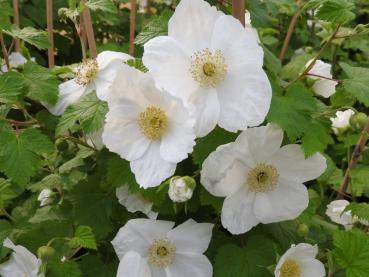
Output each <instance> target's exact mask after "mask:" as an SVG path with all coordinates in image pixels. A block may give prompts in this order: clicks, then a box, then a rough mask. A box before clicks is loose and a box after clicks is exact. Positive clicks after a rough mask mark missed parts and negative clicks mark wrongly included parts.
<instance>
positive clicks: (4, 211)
mask: <svg viewBox="0 0 369 277" xmlns="http://www.w3.org/2000/svg"><path fill="white" fill-rule="evenodd" d="M0 216H5V217H6V218H7V219H9V220H10V221H11V222H13V223H16V222H17V221H16V220H15V218H14V217H12V216H11V215H10V214H8V212H7V211H6V210H5V209H0Z"/></svg>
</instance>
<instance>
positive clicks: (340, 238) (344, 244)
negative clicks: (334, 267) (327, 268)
mask: <svg viewBox="0 0 369 277" xmlns="http://www.w3.org/2000/svg"><path fill="white" fill-rule="evenodd" d="M333 244H334V247H335V248H334V250H333V256H334V259H335V260H336V262H337V264H339V265H340V266H341V267H342V268H343V269H344V270H345V272H346V276H347V277H363V276H369V236H368V235H367V234H365V233H363V232H361V231H358V230H352V231H339V232H336V233H335V234H334V236H333Z"/></svg>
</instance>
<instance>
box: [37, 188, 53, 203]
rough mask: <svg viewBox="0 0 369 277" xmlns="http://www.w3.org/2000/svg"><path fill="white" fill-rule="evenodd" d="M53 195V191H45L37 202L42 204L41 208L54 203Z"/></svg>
mask: <svg viewBox="0 0 369 277" xmlns="http://www.w3.org/2000/svg"><path fill="white" fill-rule="evenodd" d="M53 195H54V193H53V192H52V190H50V189H43V190H42V191H41V192H40V194H39V195H38V197H37V200H38V201H40V202H41V203H40V207H43V206H46V205H49V204H51V203H52V202H53V201H54V197H53Z"/></svg>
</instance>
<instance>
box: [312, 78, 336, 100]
mask: <svg viewBox="0 0 369 277" xmlns="http://www.w3.org/2000/svg"><path fill="white" fill-rule="evenodd" d="M337 84H338V83H337V82H336V81H332V80H327V79H321V80H318V81H316V82H315V83H314V85H313V90H314V92H315V93H316V94H318V95H320V96H323V97H325V98H328V97H330V96H331V95H333V94H335V93H336V86H337Z"/></svg>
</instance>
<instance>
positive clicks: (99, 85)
mask: <svg viewBox="0 0 369 277" xmlns="http://www.w3.org/2000/svg"><path fill="white" fill-rule="evenodd" d="M131 58H132V57H131V56H129V55H127V54H125V53H120V52H113V51H104V52H101V53H100V54H99V55H97V58H96V60H94V59H89V60H85V61H83V62H82V63H81V64H80V65H79V66H78V67H77V69H76V73H75V78H74V79H71V80H69V81H66V82H64V83H61V84H60V85H59V101H58V103H56V105H55V106H54V107H51V108H49V111H50V112H51V113H52V114H54V115H61V114H62V113H63V112H64V110H65V109H66V108H67V107H68V106H69V105H71V104H73V103H75V102H77V101H78V100H79V99H80V98H81V97H82V96H85V95H87V94H89V93H91V92H92V91H94V90H95V91H96V95H97V97H98V98H99V99H101V100H103V101H105V100H106V98H107V95H108V93H109V90H110V87H111V84H112V82H113V80H114V78H115V75H116V72H117V71H118V69H119V67H120V66H121V65H122V64H123V62H124V61H127V60H129V59H131Z"/></svg>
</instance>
